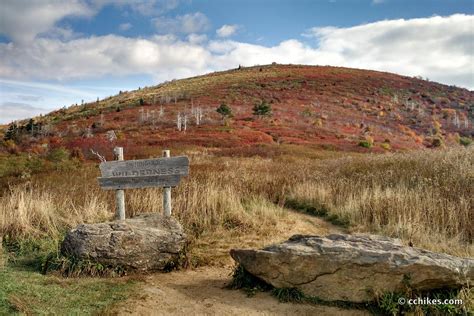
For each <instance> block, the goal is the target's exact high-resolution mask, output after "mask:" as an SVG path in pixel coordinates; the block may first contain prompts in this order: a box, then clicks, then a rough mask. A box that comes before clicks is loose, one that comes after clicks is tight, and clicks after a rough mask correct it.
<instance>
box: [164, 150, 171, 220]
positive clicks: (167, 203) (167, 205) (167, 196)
mask: <svg viewBox="0 0 474 316" xmlns="http://www.w3.org/2000/svg"><path fill="white" fill-rule="evenodd" d="M163 157H165V158H170V151H169V150H163ZM163 213H164V215H165V216H167V217H169V216H171V187H164V188H163Z"/></svg>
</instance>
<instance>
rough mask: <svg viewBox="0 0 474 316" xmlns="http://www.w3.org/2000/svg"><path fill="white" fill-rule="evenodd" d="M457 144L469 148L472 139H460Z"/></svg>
mask: <svg viewBox="0 0 474 316" xmlns="http://www.w3.org/2000/svg"><path fill="white" fill-rule="evenodd" d="M459 143H460V144H461V145H463V146H469V145H470V144H471V143H472V139H470V138H469V137H461V138H460V139H459Z"/></svg>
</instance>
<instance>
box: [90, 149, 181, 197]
mask: <svg viewBox="0 0 474 316" xmlns="http://www.w3.org/2000/svg"><path fill="white" fill-rule="evenodd" d="M99 168H100V171H101V174H102V177H100V178H98V180H99V184H100V186H101V187H102V188H103V189H105V190H123V189H137V188H149V187H175V186H177V185H178V183H179V181H180V179H181V177H182V176H186V175H188V174H189V160H188V157H185V156H179V157H170V158H155V159H143V160H123V161H108V162H103V163H101V164H100V165H99Z"/></svg>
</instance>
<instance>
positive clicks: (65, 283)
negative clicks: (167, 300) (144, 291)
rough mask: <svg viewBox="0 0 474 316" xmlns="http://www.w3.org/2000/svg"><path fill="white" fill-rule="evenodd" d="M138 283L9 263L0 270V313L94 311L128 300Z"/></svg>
mask: <svg viewBox="0 0 474 316" xmlns="http://www.w3.org/2000/svg"><path fill="white" fill-rule="evenodd" d="M135 284H136V282H135V281H131V280H125V279H112V280H106V279H95V278H75V279H66V278H60V277H57V276H53V275H42V274H40V273H39V272H37V271H35V270H33V269H31V268H28V267H24V266H17V265H13V266H7V267H6V268H4V269H2V270H0V314H1V315H10V314H53V315H61V314H68V315H79V314H94V313H98V312H100V311H102V310H104V309H106V308H108V307H110V306H111V305H113V304H114V303H117V302H119V301H122V300H125V299H126V298H127V297H128V296H129V294H130V293H131V292H132V290H133V289H134V286H135Z"/></svg>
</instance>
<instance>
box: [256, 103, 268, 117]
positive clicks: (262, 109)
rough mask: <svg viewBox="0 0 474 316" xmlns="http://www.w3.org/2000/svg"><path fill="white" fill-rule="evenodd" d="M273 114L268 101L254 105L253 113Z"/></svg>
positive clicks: (258, 114)
mask: <svg viewBox="0 0 474 316" xmlns="http://www.w3.org/2000/svg"><path fill="white" fill-rule="evenodd" d="M271 114H272V107H271V105H269V104H268V103H267V102H266V101H262V102H260V104H255V106H254V107H253V115H256V116H270V115H271Z"/></svg>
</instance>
